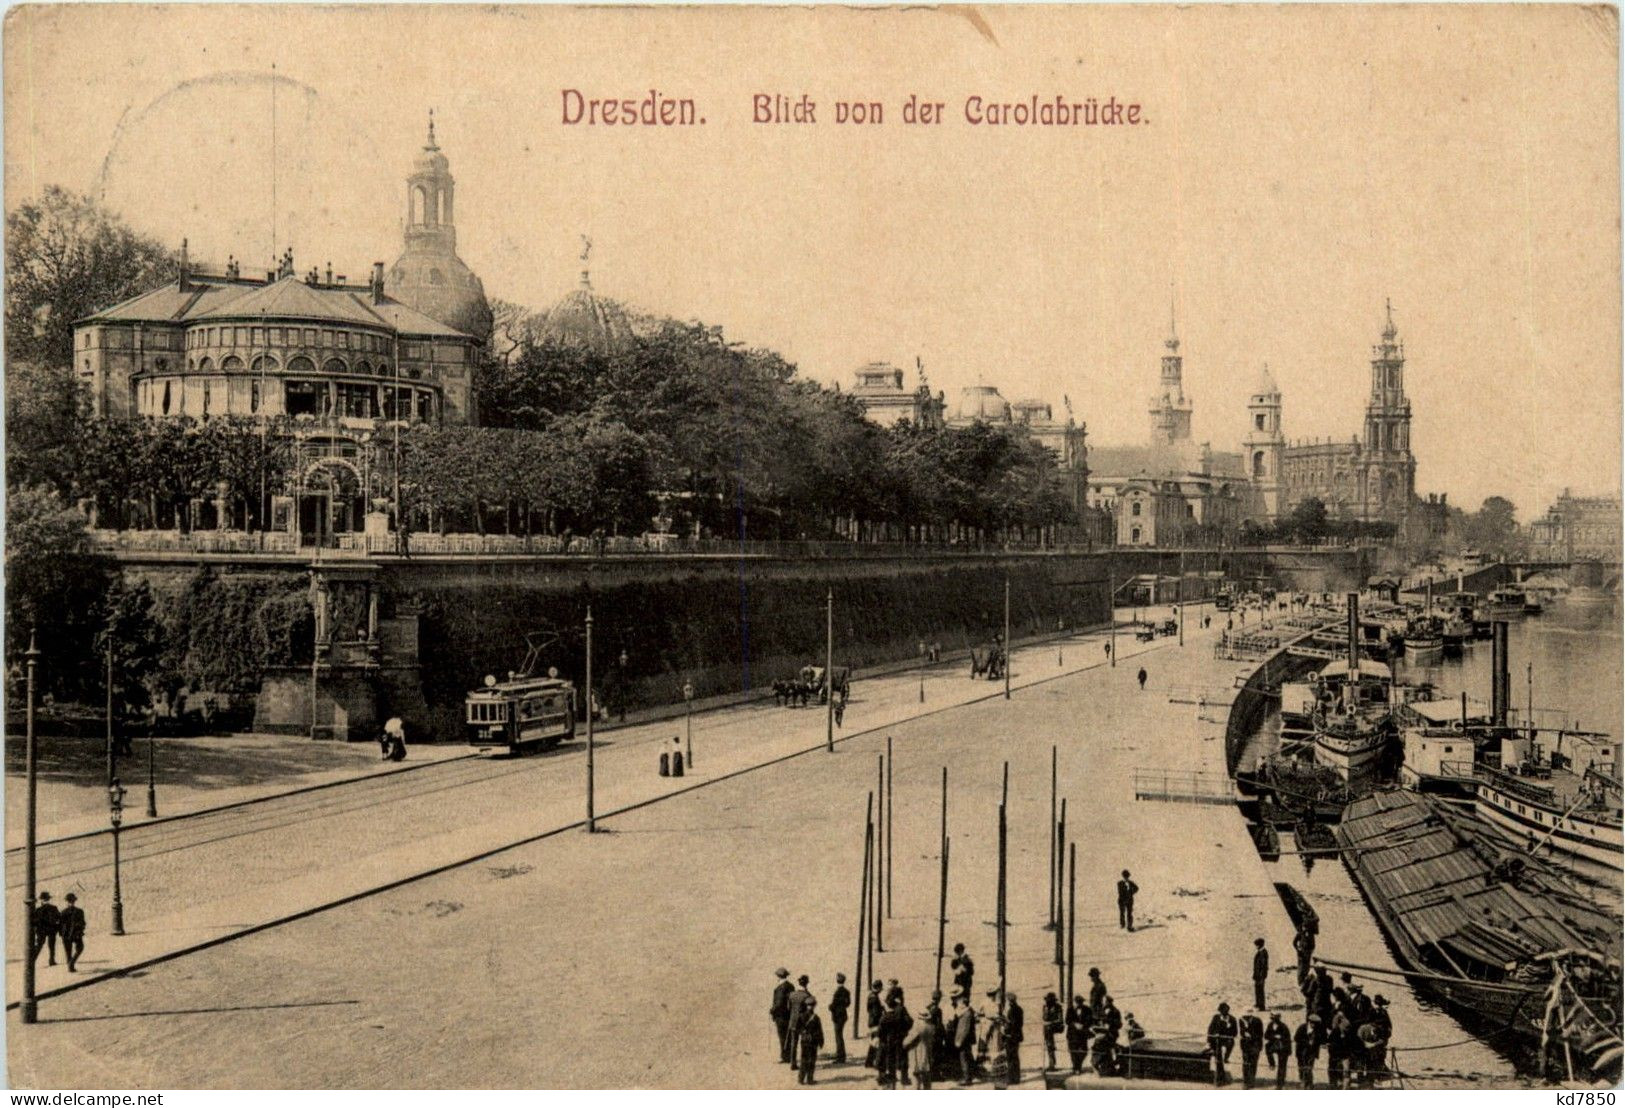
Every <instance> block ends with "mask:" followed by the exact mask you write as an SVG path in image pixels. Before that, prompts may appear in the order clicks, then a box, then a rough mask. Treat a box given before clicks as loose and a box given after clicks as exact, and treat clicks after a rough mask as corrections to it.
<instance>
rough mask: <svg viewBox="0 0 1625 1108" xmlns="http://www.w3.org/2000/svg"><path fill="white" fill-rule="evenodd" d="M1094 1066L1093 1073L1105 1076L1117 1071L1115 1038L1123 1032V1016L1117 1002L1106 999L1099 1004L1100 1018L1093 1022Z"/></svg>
mask: <svg viewBox="0 0 1625 1108" xmlns="http://www.w3.org/2000/svg"><path fill="white" fill-rule="evenodd" d="M1094 1030H1095V1041H1094V1047H1093V1051H1094V1064H1095V1072H1096V1073H1098V1074H1101V1075H1102V1076H1106V1075H1109V1074H1112V1073H1115V1072H1116V1071H1117V1036H1118V1035H1119V1034H1120V1033H1121V1032H1122V1030H1123V1014H1122V1013H1121V1012H1119V1011H1118V1010H1117V1002H1116V1001H1115V1000H1113V999H1112V998H1111V997H1109V996H1108V997H1106V998H1105V999H1104V1000H1103V1001H1101V1004H1100V1016H1099V1018H1098V1019H1096V1020H1095V1028H1094Z"/></svg>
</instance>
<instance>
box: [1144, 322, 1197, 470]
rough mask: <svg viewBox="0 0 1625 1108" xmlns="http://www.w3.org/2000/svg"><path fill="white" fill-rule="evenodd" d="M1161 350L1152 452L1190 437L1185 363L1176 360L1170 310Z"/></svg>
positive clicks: (1176, 344)
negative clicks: (1165, 335)
mask: <svg viewBox="0 0 1625 1108" xmlns="http://www.w3.org/2000/svg"><path fill="white" fill-rule="evenodd" d="M1163 346H1164V347H1165V348H1166V349H1167V351H1168V352H1167V353H1166V354H1164V355H1163V356H1162V377H1161V380H1160V381H1159V386H1160V387H1159V389H1158V392H1157V395H1155V396H1153V397H1152V398H1151V446H1152V448H1153V449H1155V448H1157V447H1160V446H1171V445H1173V444H1175V443H1180V442H1189V441H1190V437H1191V402H1190V399H1189V398H1188V397H1186V395H1185V386H1184V381H1183V374H1184V362H1185V360H1184V359H1183V358H1181V357H1180V356H1179V332H1178V330H1177V329H1176V328H1175V326H1174V318H1173V312H1172V310H1170V311H1169V313H1168V338H1167V341H1165V342H1164V343H1163Z"/></svg>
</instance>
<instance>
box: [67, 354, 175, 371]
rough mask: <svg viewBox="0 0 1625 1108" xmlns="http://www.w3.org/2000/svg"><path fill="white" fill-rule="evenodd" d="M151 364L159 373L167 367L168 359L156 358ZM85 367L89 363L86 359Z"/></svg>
mask: <svg viewBox="0 0 1625 1108" xmlns="http://www.w3.org/2000/svg"><path fill="white" fill-rule="evenodd" d="M152 364H153V366H154V367H156V368H157V370H158V372H159V373H162V372H163V371H164V370H166V369H168V368H169V359H168V358H158V359H157V360H155V361H154V362H153V363H152ZM85 368H86V369H89V368H90V363H89V362H88V361H87V362H86V363H85Z"/></svg>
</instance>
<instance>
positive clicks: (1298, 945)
mask: <svg viewBox="0 0 1625 1108" xmlns="http://www.w3.org/2000/svg"><path fill="white" fill-rule="evenodd" d="M1292 949H1293V950H1295V951H1297V954H1298V987H1299V988H1302V987H1303V986H1304V984H1306V983H1307V982H1308V980H1309V968H1310V963H1311V962H1313V960H1314V957H1315V933H1314V932H1313V931H1310V930H1309V929H1308V928H1305V927H1300V928H1298V933H1297V934H1296V935H1294V936H1292Z"/></svg>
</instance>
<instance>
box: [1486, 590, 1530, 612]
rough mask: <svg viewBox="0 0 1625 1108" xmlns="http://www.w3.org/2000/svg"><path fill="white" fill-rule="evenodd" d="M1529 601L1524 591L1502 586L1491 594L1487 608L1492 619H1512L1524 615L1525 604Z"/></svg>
mask: <svg viewBox="0 0 1625 1108" xmlns="http://www.w3.org/2000/svg"><path fill="white" fill-rule="evenodd" d="M1527 599H1528V597H1527V596H1526V595H1525V594H1524V591H1523V590H1522V589H1520V588H1516V587H1515V586H1512V585H1502V586H1501V587H1500V588H1498V589H1496V590H1494V591H1493V592H1491V593H1490V595H1489V599H1488V600H1487V601H1486V607H1487V608H1488V610H1489V616H1490V618H1491V619H1511V618H1513V617H1514V616H1521V615H1523V614H1524V603H1525V601H1526V600H1527Z"/></svg>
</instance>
